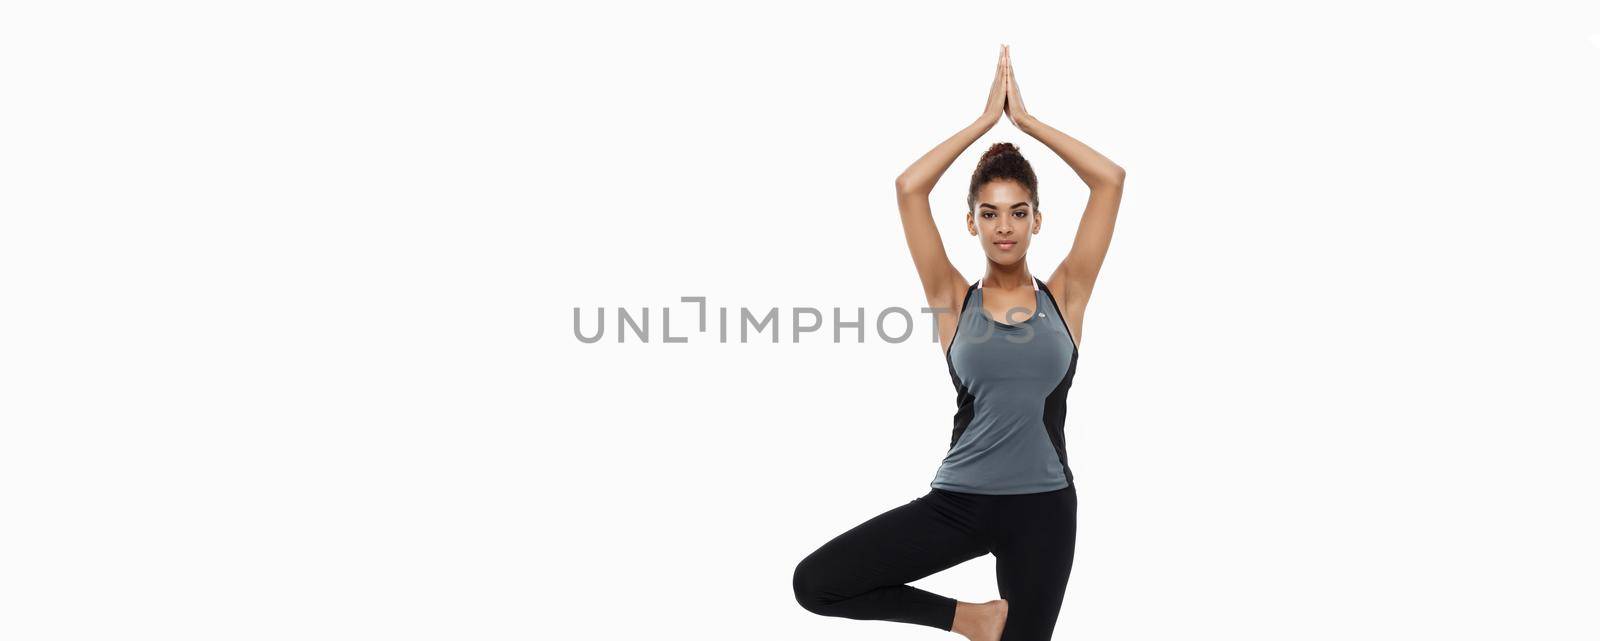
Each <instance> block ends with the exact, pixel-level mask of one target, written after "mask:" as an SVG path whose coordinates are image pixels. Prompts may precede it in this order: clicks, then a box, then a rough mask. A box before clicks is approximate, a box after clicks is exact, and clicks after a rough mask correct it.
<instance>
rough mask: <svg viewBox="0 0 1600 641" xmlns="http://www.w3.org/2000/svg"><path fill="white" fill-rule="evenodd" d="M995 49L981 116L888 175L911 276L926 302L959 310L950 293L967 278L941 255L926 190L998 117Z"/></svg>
mask: <svg viewBox="0 0 1600 641" xmlns="http://www.w3.org/2000/svg"><path fill="white" fill-rule="evenodd" d="M1001 52H1002V57H1001V61H1000V62H999V63H997V64H996V65H995V72H994V83H993V84H992V85H991V86H990V87H989V101H988V103H987V104H986V105H985V107H984V110H983V115H981V116H979V117H978V119H977V120H976V121H974V122H973V123H972V124H970V125H967V126H966V128H964V129H962V130H961V131H958V132H956V134H955V135H954V136H951V137H950V138H949V139H947V140H945V141H944V142H942V143H939V146H937V147H934V148H933V150H932V151H929V152H928V153H926V154H923V156H922V157H921V158H919V159H917V161H916V162H914V163H911V166H910V167H907V168H906V170H905V171H904V172H901V174H900V176H899V177H898V178H895V180H894V191H895V196H896V199H897V200H898V201H899V203H900V224H901V225H902V226H903V227H905V232H906V244H907V245H909V246H910V248H911V261H912V262H913V263H915V264H916V266H917V276H918V277H920V278H921V279H922V291H923V293H924V294H926V295H927V297H928V306H930V307H937V308H944V309H949V310H951V311H953V312H954V311H959V310H956V309H955V307H956V305H958V304H960V301H958V300H955V298H956V296H957V295H959V294H962V293H965V291H966V287H967V283H966V279H965V278H964V277H963V276H962V275H961V272H960V271H958V270H956V268H955V265H952V264H951V263H950V257H949V256H948V255H946V254H945V251H944V240H943V239H941V238H940V237H939V228H938V227H937V226H935V225H934V223H933V211H932V208H931V207H930V206H929V204H928V194H929V193H930V192H932V191H933V186H934V184H935V183H937V182H939V177H940V176H943V175H944V172H945V170H946V169H949V168H950V165H951V163H954V162H955V161H956V158H957V157H959V156H960V155H961V152H962V151H965V150H966V148H967V147H970V146H972V143H974V142H977V140H978V138H979V137H981V136H982V135H983V134H984V133H985V132H987V131H989V129H990V128H992V127H994V125H995V123H998V122H1000V116H1001V114H1003V113H1004V111H1005V100H1006V82H1005V74H1006V65H1005V62H1004V61H1005V59H1004V56H1003V53H1004V49H1003V48H1002V49H1001Z"/></svg>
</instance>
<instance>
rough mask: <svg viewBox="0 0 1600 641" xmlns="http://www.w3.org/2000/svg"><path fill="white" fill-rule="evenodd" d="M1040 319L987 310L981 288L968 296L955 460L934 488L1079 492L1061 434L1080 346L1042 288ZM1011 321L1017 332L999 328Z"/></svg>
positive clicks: (956, 369) (957, 347) (953, 348)
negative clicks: (996, 314) (994, 315)
mask: <svg viewBox="0 0 1600 641" xmlns="http://www.w3.org/2000/svg"><path fill="white" fill-rule="evenodd" d="M1033 288H1034V295H1033V299H1034V311H1033V314H1032V315H1030V316H1028V317H1027V318H1026V319H1023V318H1022V314H1023V313H1024V312H1026V311H1027V310H1024V309H1014V310H1009V311H1008V312H1003V313H1002V317H1001V319H1000V320H996V319H994V318H992V317H990V316H989V314H988V312H987V311H985V310H984V308H983V280H982V279H979V281H978V282H976V283H973V284H972V285H971V286H969V287H967V293H966V297H965V298H964V301H965V302H963V303H962V309H961V316H960V317H959V318H958V319H957V321H956V332H955V336H954V337H953V338H952V339H951V342H950V347H949V349H948V350H946V351H945V363H946V364H947V365H949V367H950V380H951V382H952V383H954V384H955V387H956V414H955V426H954V429H953V431H952V433H951V435H950V450H949V452H947V453H946V454H945V457H944V461H943V462H942V463H940V465H939V470H938V473H936V474H935V475H934V478H933V482H931V483H929V486H931V487H934V488H938V489H942V490H950V491H955V492H967V493H971V494H1028V493H1033V492H1049V491H1052V490H1059V489H1062V488H1065V487H1067V486H1069V485H1071V484H1072V468H1070V467H1068V465H1067V450H1066V439H1065V435H1064V434H1063V428H1064V424H1065V422H1066V415H1067V390H1068V389H1069V388H1071V387H1072V375H1073V373H1074V372H1075V371H1076V370H1077V368H1078V348H1077V341H1075V340H1074V339H1073V337H1072V331H1071V330H1069V329H1067V322H1066V320H1065V319H1063V318H1062V317H1061V312H1060V310H1059V309H1057V307H1056V302H1055V297H1054V296H1053V295H1051V294H1050V290H1049V289H1046V288H1045V286H1044V283H1043V281H1040V280H1039V278H1038V277H1037V276H1034V277H1033ZM1002 320H1005V321H1013V322H1001V321H1002Z"/></svg>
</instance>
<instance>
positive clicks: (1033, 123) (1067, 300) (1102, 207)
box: [1005, 50, 1127, 341]
mask: <svg viewBox="0 0 1600 641" xmlns="http://www.w3.org/2000/svg"><path fill="white" fill-rule="evenodd" d="M1005 64H1006V69H1007V73H1006V78H1007V80H1008V83H1007V86H1006V116H1008V117H1009V118H1011V122H1012V124H1015V125H1016V126H1017V128H1018V129H1021V130H1022V132H1023V133H1026V134H1028V135H1030V136H1033V137H1034V138H1037V139H1039V141H1040V142H1043V143H1044V144H1045V146H1046V147H1049V148H1050V150H1051V151H1054V152H1056V155H1057V156H1060V157H1061V159H1062V160H1065V161H1067V165H1068V166H1070V167H1072V170H1073V171H1075V172H1077V174H1078V177H1079V178H1081V179H1083V182H1084V183H1085V184H1087V185H1088V186H1089V203H1088V204H1087V205H1086V206H1085V207H1084V209H1083V217H1082V218H1080V219H1079V220H1078V235H1077V237H1076V238H1075V239H1073V241H1072V249H1071V250H1070V251H1068V252H1067V257H1066V258H1065V259H1062V261H1061V264H1060V265H1058V266H1057V267H1056V269H1055V271H1054V272H1052V273H1051V274H1050V278H1049V280H1048V281H1047V283H1046V284H1047V285H1048V286H1049V287H1050V290H1051V294H1053V295H1055V296H1056V300H1059V301H1061V302H1062V305H1063V306H1064V307H1065V309H1063V310H1061V312H1062V314H1064V315H1065V316H1066V318H1067V324H1068V325H1069V326H1075V327H1073V330H1072V332H1073V336H1074V337H1076V338H1077V339H1078V340H1080V341H1081V340H1082V338H1083V312H1084V309H1085V308H1086V307H1088V304H1089V293H1090V292H1092V291H1093V290H1094V281H1095V279H1096V278H1097V277H1098V276H1099V275H1100V266H1101V265H1102V264H1104V263H1105V260H1106V251H1107V250H1108V249H1110V247H1111V231H1112V229H1113V228H1114V227H1115V226H1116V223H1117V209H1118V208H1119V207H1120V206H1121V204H1122V182H1123V179H1124V177H1125V176H1127V172H1126V171H1123V169H1122V167H1121V166H1119V165H1117V163H1114V162H1111V159H1110V158H1106V157H1105V156H1102V155H1100V153H1099V152H1097V151H1095V150H1093V149H1090V148H1089V146H1088V145H1085V144H1083V143H1082V142H1079V141H1078V140H1077V139H1075V138H1073V137H1072V136H1068V135H1066V134H1064V133H1062V132H1060V131H1058V130H1056V128H1054V127H1051V126H1050V125H1047V124H1044V123H1043V122H1041V121H1040V120H1039V119H1038V118H1035V117H1033V115H1032V114H1029V113H1028V110H1027V108H1025V107H1024V106H1023V105H1022V93H1021V90H1020V89H1018V88H1017V80H1016V76H1015V74H1013V73H1011V71H1010V68H1011V55H1010V51H1009V50H1008V51H1007V52H1006V56H1005Z"/></svg>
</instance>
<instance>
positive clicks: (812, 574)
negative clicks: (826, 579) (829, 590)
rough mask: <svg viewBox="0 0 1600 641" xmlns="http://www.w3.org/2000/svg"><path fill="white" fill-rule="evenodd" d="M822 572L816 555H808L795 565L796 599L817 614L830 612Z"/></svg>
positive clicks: (801, 605) (802, 605)
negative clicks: (815, 557)
mask: <svg viewBox="0 0 1600 641" xmlns="http://www.w3.org/2000/svg"><path fill="white" fill-rule="evenodd" d="M822 581H823V579H822V572H821V570H820V568H819V567H818V566H817V563H816V561H815V559H814V557H810V556H807V557H806V558H804V559H801V560H800V562H799V563H798V564H796V565H795V566H794V600H795V601H796V602H798V603H799V604H800V607H803V608H805V609H806V610H809V611H811V612H813V613H815V614H822V615H826V614H828V604H829V603H830V601H829V599H828V598H827V597H826V596H825V592H824V590H823V582H822Z"/></svg>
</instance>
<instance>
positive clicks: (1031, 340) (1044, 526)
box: [794, 46, 1125, 641]
mask: <svg viewBox="0 0 1600 641" xmlns="http://www.w3.org/2000/svg"><path fill="white" fill-rule="evenodd" d="M1002 113H1003V114H1005V115H1006V116H1007V117H1008V118H1010V120H1011V123H1012V124H1013V125H1015V126H1016V127H1017V128H1018V129H1021V130H1022V131H1023V132H1025V133H1027V134H1028V135H1030V136H1033V137H1035V138H1037V139H1039V140H1040V141H1041V142H1043V143H1044V144H1045V146H1047V147H1049V148H1050V149H1051V150H1052V151H1054V152H1055V153H1056V154H1057V155H1059V156H1061V159H1062V160H1065V161H1066V163H1067V164H1068V165H1069V166H1071V167H1072V170H1073V171H1075V172H1077V174H1078V177H1079V178H1082V179H1083V181H1084V182H1085V183H1087V184H1088V186H1089V201H1088V205H1087V206H1086V207H1085V209H1084V212H1083V216H1082V218H1081V219H1080V220H1079V222H1078V233H1077V237H1076V238H1075V239H1074V240H1073V243H1072V249H1071V251H1070V252H1069V253H1068V254H1067V257H1066V259H1065V260H1062V261H1061V263H1060V264H1059V265H1057V266H1056V268H1055V269H1054V270H1053V271H1051V272H1050V277H1049V278H1047V279H1043V280H1041V279H1039V278H1037V277H1035V276H1034V275H1033V273H1032V271H1031V270H1029V268H1028V261H1027V254H1028V248H1029V246H1030V245H1031V242H1032V238H1033V236H1034V235H1035V234H1038V233H1039V231H1040V230H1041V229H1042V228H1043V224H1044V213H1043V212H1042V211H1040V209H1039V190H1038V184H1037V181H1036V179H1035V177H1034V173H1033V169H1032V167H1031V166H1029V164H1028V161H1027V160H1025V159H1023V157H1022V154H1021V153H1020V152H1019V151H1018V150H1017V148H1016V147H1015V146H1013V145H1011V144H1010V143H997V144H995V145H994V146H992V147H990V148H989V150H988V151H987V152H985V153H984V154H983V158H982V159H980V160H979V161H978V167H977V169H976V171H974V172H973V174H972V183H971V186H970V187H969V190H968V193H967V233H969V234H971V235H973V236H975V237H977V238H978V241H979V246H980V247H982V248H983V253H984V255H985V256H986V257H987V259H988V260H987V263H988V267H987V269H986V270H985V273H984V275H983V277H982V278H980V279H978V280H977V281H976V282H971V283H970V284H969V281H968V280H967V279H966V277H964V276H963V275H962V274H961V272H959V271H957V270H956V268H955V267H954V266H953V265H952V264H951V263H950V259H949V258H948V257H947V256H946V255H945V251H944V242H943V241H942V240H941V239H940V238H939V230H938V228H937V227H935V226H934V224H933V214H932V210H931V208H930V207H929V205H928V194H929V192H931V191H932V190H933V185H934V183H935V182H937V181H938V180H939V177H940V176H941V175H943V174H944V172H945V170H946V169H948V168H949V167H950V164H951V163H953V162H955V159H956V157H957V156H959V155H960V154H961V152H962V151H964V150H965V149H966V148H967V147H968V146H970V145H971V144H972V143H973V142H974V141H976V140H977V139H978V138H979V137H980V136H982V135H983V134H984V133H985V132H987V131H989V129H990V128H991V127H993V126H994V125H995V123H997V122H999V120H1000V115H1001V114H1002ZM1124 175H1125V172H1123V170H1122V168H1121V167H1119V166H1117V164H1116V163H1113V162H1111V161H1110V160H1108V159H1107V158H1106V157H1105V156H1102V155H1100V154H1099V153H1097V152H1095V151H1094V150H1093V149H1090V148H1089V147H1088V146H1087V145H1084V144H1083V143H1081V142H1078V141H1077V140H1075V139H1073V138H1072V137H1070V136H1068V135H1066V134H1064V133H1061V132H1060V131H1057V130H1055V129H1053V128H1051V127H1050V126H1049V125H1046V124H1044V123H1043V122H1040V121H1039V119H1038V118H1035V117H1033V116H1032V115H1031V114H1029V113H1028V111H1027V109H1026V108H1024V107H1023V106H1022V95H1021V92H1020V91H1019V89H1018V88H1017V82H1016V79H1015V77H1013V74H1012V72H1011V57H1010V50H1009V48H1008V47H1004V46H1002V47H1001V50H1000V62H999V65H998V66H997V68H996V70H995V78H994V84H993V85H992V86H991V87H990V89H989V101H988V105H987V107H986V108H985V109H984V111H983V115H982V116H981V117H979V118H978V120H977V122H974V123H973V124H971V125H969V126H967V128H965V129H962V130H961V131H960V132H958V133H956V135H954V136H951V137H950V139H949V140H946V141H944V142H943V143H940V144H939V146H937V147H934V148H933V151H930V152H928V153H927V154H926V155H924V156H923V157H922V158H921V159H919V160H917V161H916V162H915V163H913V164H912V165H911V167H909V168H907V169H906V170H905V173H903V174H901V175H900V177H899V178H898V179H896V180H895V190H896V192H897V193H898V195H899V202H900V220H901V222H902V224H903V225H904V227H905V232H906V242H907V244H909V245H910V247H911V258H912V261H913V262H914V263H916V267H917V274H918V275H919V276H920V277H921V279H922V289H923V292H924V293H925V294H926V295H927V298H928V304H929V306H930V307H933V308H936V309H944V310H951V311H953V312H954V313H953V314H941V315H940V316H939V322H938V325H939V341H940V347H941V348H942V349H943V350H944V352H945V363H946V365H948V367H949V369H950V380H951V381H952V382H953V383H954V384H955V388H956V403H957V409H956V415H955V428H954V431H953V433H952V434H951V437H950V449H949V452H948V453H947V454H946V455H945V458H944V461H943V463H941V464H940V466H939V469H938V472H937V474H935V476H934V479H933V481H932V482H931V483H930V484H929V485H930V487H931V490H930V491H929V492H928V493H927V494H926V495H924V496H921V497H919V498H916V499H914V500H912V501H910V502H909V503H906V504H905V505H902V506H900V507H897V508H894V509H891V510H889V511H887V512H884V513H882V514H879V515H878V516H875V517H873V518H871V519H869V520H867V521H866V522H864V523H862V524H860V525H857V526H856V527H854V528H852V529H850V530H849V531H847V532H845V533H843V534H840V535H839V536H837V537H835V538H833V540H831V541H828V542H827V543H825V544H823V546H822V547H820V548H817V550H816V551H814V552H812V553H811V554H810V555H808V556H807V557H806V558H805V559H804V560H802V561H801V562H800V563H799V565H798V566H796V567H795V571H794V593H795V598H796V599H798V600H799V602H800V604H801V605H802V606H804V607H805V608H806V609H807V610H810V611H812V612H815V613H817V614H821V615H826V616H834V617H845V618H851V619H872V620H881V621H899V622H902V623H916V624H921V625H926V626H930V627H935V628H939V629H941V630H950V631H953V632H957V633H959V634H961V635H963V636H966V637H967V638H969V639H972V640H973V641H1045V640H1047V639H1049V638H1050V636H1051V633H1052V632H1053V631H1054V630H1055V624H1056V618H1057V616H1058V615H1059V614H1060V611H1061V601H1062V598H1063V596H1064V595H1065V593H1066V587H1067V577H1068V575H1069V574H1070V573H1071V571H1072V556H1073V550H1074V545H1075V542H1076V538H1077V512H1078V495H1077V488H1076V487H1074V486H1073V484H1072V479H1073V477H1072V471H1071V468H1070V467H1068V466H1067V453H1066V447H1065V440H1064V435H1063V423H1064V422H1065V418H1066V397H1067V390H1068V388H1069V387H1071V385H1072V377H1073V373H1074V372H1075V371H1076V370H1077V365H1078V344H1079V341H1081V340H1082V338H1083V312H1084V308H1085V306H1086V305H1088V303H1089V293H1090V292H1091V291H1093V289H1094V281H1095V276H1096V275H1098V274H1099V273H1100V265H1101V263H1102V262H1104V260H1105V257H1106V249H1107V247H1109V245H1110V243H1111V230H1112V227H1113V225H1114V223H1115V222H1116V219H1117V208H1118V206H1119V205H1120V203H1121V201H1122V184H1123V176H1124ZM997 318H1000V319H1004V320H1003V321H1001V320H996V319H997ZM986 553H992V554H994V555H995V572H996V575H997V577H996V578H997V580H998V583H999V588H1000V597H1001V598H999V599H996V600H993V601H988V602H985V603H968V602H965V601H957V600H955V599H952V598H950V597H946V596H941V595H938V594H934V593H931V592H927V591H925V590H920V589H917V588H914V587H911V586H909V585H906V583H908V582H911V581H914V580H917V579H919V578H922V577H925V576H927V575H929V574H933V573H935V572H939V571H941V570H944V569H947V568H949V567H951V566H954V565H956V564H959V563H962V562H964V561H967V560H970V559H974V558H977V557H979V556H982V555H984V554H986Z"/></svg>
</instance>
